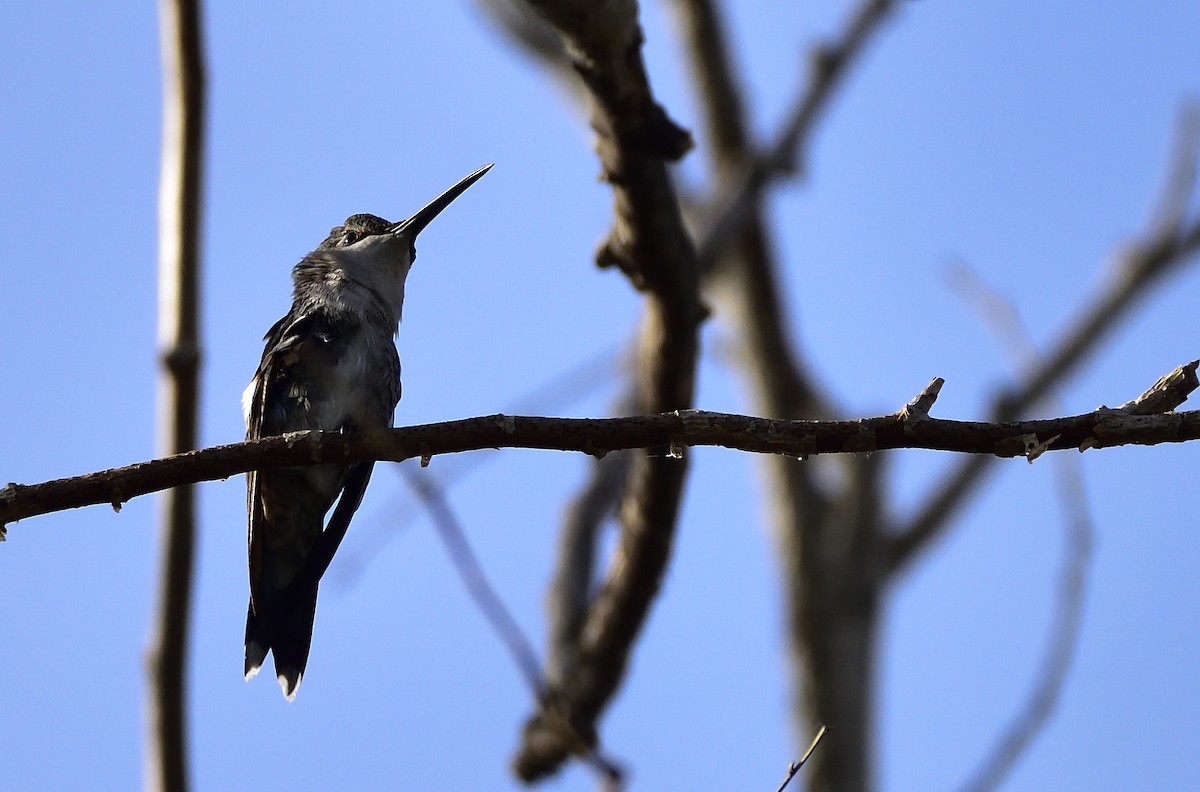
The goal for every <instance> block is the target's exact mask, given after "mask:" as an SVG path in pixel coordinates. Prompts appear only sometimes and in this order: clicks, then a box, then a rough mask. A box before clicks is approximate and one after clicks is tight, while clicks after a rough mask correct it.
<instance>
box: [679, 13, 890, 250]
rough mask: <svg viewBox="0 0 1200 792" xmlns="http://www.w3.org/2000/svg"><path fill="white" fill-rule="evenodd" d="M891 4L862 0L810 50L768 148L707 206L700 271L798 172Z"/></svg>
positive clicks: (701, 242)
mask: <svg viewBox="0 0 1200 792" xmlns="http://www.w3.org/2000/svg"><path fill="white" fill-rule="evenodd" d="M895 6H896V2H895V0H864V2H862V3H860V5H859V6H858V7H857V8H856V9H855V10H854V12H853V13H852V14H851V18H850V22H849V23H848V24H847V26H846V28H845V31H844V32H843V34H842V37H841V39H840V40H838V41H836V42H833V43H829V44H823V45H819V46H817V47H816V48H814V50H813V52H812V54H811V56H810V63H811V66H810V68H811V76H810V78H809V79H808V80H807V81H806V83H805V88H804V93H803V94H801V96H800V98H799V100H798V101H797V102H796V103H795V104H794V105H793V109H792V112H791V114H790V115H789V116H788V118H787V120H786V121H785V123H784V125H783V129H781V130H780V132H779V133H778V134H777V136H776V138H775V140H774V142H773V143H772V144H771V145H770V147H769V148H768V149H767V150H766V151H765V152H764V153H763V154H762V155H761V156H759V157H757V158H755V159H754V160H753V161H752V162H750V163H747V164H746V166H745V167H743V168H742V169H741V171H740V173H739V174H737V175H736V176H735V177H733V178H732V179H731V180H730V181H729V183H728V184H726V185H725V186H723V187H722V189H721V190H720V191H719V192H718V197H717V198H715V199H714V200H713V201H712V202H711V206H712V207H713V209H712V210H710V213H709V215H710V219H709V221H708V222H706V223H705V224H704V227H705V229H706V230H705V233H704V235H703V236H702V237H701V238H700V239H699V240H698V242H697V244H696V257H697V259H698V260H699V261H700V265H701V267H702V268H703V269H707V268H708V264H709V263H710V262H711V261H712V260H713V258H715V257H716V256H717V255H718V254H719V252H720V250H721V248H723V247H724V246H725V244H727V242H728V241H729V240H730V239H731V238H732V237H733V235H734V234H735V233H737V231H738V230H739V229H740V228H741V227H742V225H743V224H744V223H745V222H746V219H747V217H749V216H750V215H751V213H752V209H753V207H754V205H755V203H757V201H758V195H759V193H761V192H762V191H763V189H764V188H765V187H767V186H768V185H769V184H770V183H771V182H773V181H775V180H776V179H778V178H780V177H783V176H788V175H792V174H794V173H796V172H797V171H798V170H799V169H800V162H801V161H802V159H803V154H802V149H803V146H804V144H805V143H806V141H807V140H808V136H809V134H810V133H811V131H812V127H813V125H814V124H815V122H816V120H817V119H818V118H819V117H820V115H821V113H822V111H824V109H825V108H826V106H827V105H828V102H829V99H830V97H832V96H833V94H834V90H835V89H836V88H837V87H838V86H839V84H840V83H841V80H842V78H843V77H844V76H845V75H846V74H847V73H848V72H849V70H850V68H851V67H852V66H853V65H854V63H855V62H856V61H857V60H858V58H859V57H860V56H861V55H862V53H863V52H864V51H865V49H866V46H867V44H868V43H869V42H870V40H871V38H872V37H873V36H874V34H876V33H877V32H878V31H879V30H881V29H882V27H883V24H882V23H883V22H884V21H885V20H886V18H887V16H888V14H889V13H890V12H891V11H892V10H893V9H894V8H895Z"/></svg>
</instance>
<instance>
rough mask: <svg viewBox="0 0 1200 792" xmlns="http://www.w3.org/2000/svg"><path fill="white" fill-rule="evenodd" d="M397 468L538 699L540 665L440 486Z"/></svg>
mask: <svg viewBox="0 0 1200 792" xmlns="http://www.w3.org/2000/svg"><path fill="white" fill-rule="evenodd" d="M399 470H400V473H401V475H402V476H404V480H405V481H406V482H408V485H409V486H410V487H411V488H412V490H413V492H414V493H416V495H417V497H418V498H419V499H420V501H421V503H422V504H424V506H425V508H426V509H427V510H428V512H429V516H430V518H431V519H432V520H433V525H434V527H435V528H436V529H437V533H438V537H439V538H441V540H442V545H443V546H444V547H445V548H446V555H448V556H449V557H450V561H451V563H453V564H454V569H455V571H456V572H458V577H459V578H460V579H461V580H462V582H463V585H465V586H466V588H467V593H468V594H470V595H471V599H472V600H473V601H474V602H475V605H476V607H478V608H479V610H480V612H482V613H483V615H484V618H486V619H487V620H488V624H490V625H491V627H492V631H493V632H495V633H496V635H498V636H500V640H501V641H503V642H504V647H505V648H506V649H507V650H508V653H509V655H511V656H512V658H513V662H515V663H516V665H517V669H518V670H519V671H520V672H521V676H522V677H524V678H525V684H526V685H528V686H529V692H530V693H532V694H533V697H534V698H535V699H539V700H540V699H541V698H542V696H543V695H544V694H545V691H546V680H545V677H544V675H543V674H542V669H541V666H539V665H538V661H537V654H536V653H535V652H534V651H533V645H532V644H531V643H530V642H529V639H528V638H526V637H525V633H523V632H522V631H521V627H520V625H518V624H517V620H516V619H514V618H513V617H512V614H511V613H509V611H508V608H506V607H505V606H504V602H503V601H502V600H501V599H500V595H499V594H497V593H496V591H495V589H493V588H492V586H491V584H490V583H488V580H487V575H485V574H484V572H483V567H482V566H480V564H479V559H478V558H476V557H475V553H474V552H473V551H472V550H471V545H470V544H469V543H468V542H467V537H466V534H464V533H463V529H462V526H461V525H459V522H458V518H456V517H455V516H454V512H453V511H452V510H451V509H450V504H449V503H447V502H446V497H445V495H443V494H442V491H441V488H440V487H439V486H438V485H437V482H435V481H432V480H430V479H429V478H427V477H424V476H420V475H418V474H417V472H416V471H414V470H410V469H408V468H399Z"/></svg>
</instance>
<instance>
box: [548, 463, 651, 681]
mask: <svg viewBox="0 0 1200 792" xmlns="http://www.w3.org/2000/svg"><path fill="white" fill-rule="evenodd" d="M632 464H633V454H632V453H631V452H628V451H616V452H613V453H611V454H608V455H607V456H605V457H604V458H602V459H597V460H596V461H595V462H594V463H593V465H592V472H591V476H590V477H589V478H588V482H587V484H586V485H585V486H584V487H583V489H581V490H580V492H579V494H578V495H576V496H575V499H574V500H573V501H571V503H570V505H569V506H568V507H567V509H566V512H565V514H564V515H563V526H562V533H560V534H559V538H558V552H557V553H556V555H555V564H554V578H553V579H552V580H551V582H550V590H549V591H548V592H547V593H546V611H547V619H548V621H549V625H548V634H549V644H548V646H547V650H546V654H547V661H546V662H547V673H548V675H549V678H550V681H551V683H552V684H555V685H561V684H563V683H564V682H565V681H566V680H567V678H568V677H569V676H570V675H571V674H572V673H573V672H574V669H575V666H576V662H577V661H578V659H579V647H580V645H581V643H582V637H583V626H584V624H585V622H586V619H587V613H588V608H589V606H590V605H591V602H592V594H593V592H594V588H595V576H596V575H595V573H596V550H597V545H598V544H599V541H600V529H601V528H602V527H603V526H604V523H605V522H606V521H608V520H609V519H611V518H612V517H613V516H614V515H615V513H616V510H617V505H618V504H619V503H620V502H621V497H622V496H623V495H624V493H625V489H626V485H627V484H628V481H629V471H630V468H631V467H632Z"/></svg>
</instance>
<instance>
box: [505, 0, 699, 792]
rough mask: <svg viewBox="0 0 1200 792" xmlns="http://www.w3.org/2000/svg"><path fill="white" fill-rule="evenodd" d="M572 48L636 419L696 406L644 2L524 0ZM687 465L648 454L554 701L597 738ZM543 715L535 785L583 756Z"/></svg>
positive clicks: (659, 568) (689, 280) (684, 269)
mask: <svg viewBox="0 0 1200 792" xmlns="http://www.w3.org/2000/svg"><path fill="white" fill-rule="evenodd" d="M527 4H528V6H529V7H531V8H533V9H534V10H535V11H536V12H537V13H538V14H539V15H540V16H541V17H542V19H544V20H545V21H546V22H547V23H549V25H550V26H551V27H553V28H554V29H555V30H556V31H557V33H558V35H559V37H560V39H561V41H562V44H563V48H564V50H565V51H566V54H567V57H568V58H569V59H570V62H571V65H572V67H573V68H574V69H575V71H576V73H577V74H578V75H579V77H580V79H581V80H582V83H583V85H584V87H585V88H586V91H587V96H588V100H589V104H590V120H591V125H592V128H593V130H595V132H596V153H597V155H598V156H599V159H600V164H601V167H602V173H603V176H604V179H605V181H607V182H608V183H609V184H610V185H611V187H612V196H613V214H614V219H613V227H612V230H611V231H610V232H609V234H608V237H607V238H606V239H605V241H604V242H603V243H602V244H601V245H600V247H599V249H598V250H597V253H596V262H597V263H598V264H599V265H600V266H602V267H608V266H613V267H616V268H618V269H620V271H621V272H623V273H624V274H625V276H626V277H627V278H629V280H630V282H631V283H632V284H633V285H634V286H635V287H636V288H638V289H639V290H641V291H642V292H643V293H644V294H645V310H644V313H643V318H642V323H641V331H640V337H639V339H638V355H637V360H638V369H637V371H638V374H637V378H636V386H635V389H636V411H637V412H642V413H659V412H665V411H668V410H683V409H687V408H689V407H691V406H692V398H693V394H694V390H695V376H696V360H697V349H698V346H699V344H698V336H699V331H698V325H699V323H700V321H701V320H702V318H703V312H702V310H701V308H700V301H699V291H698V273H697V267H696V257H695V251H694V249H693V247H692V244H691V239H690V238H689V236H688V234H687V233H686V231H685V229H684V226H683V220H682V218H681V217H680V211H679V201H678V197H677V196H676V194H675V190H674V186H673V185H672V183H671V180H670V178H669V177H668V175H667V169H666V165H667V162H669V161H675V160H678V159H679V158H681V157H682V156H683V155H684V154H686V153H687V151H688V150H689V149H690V148H691V146H692V140H691V136H690V135H689V134H688V132H687V131H685V130H683V129H682V128H680V127H679V126H678V125H677V124H675V122H674V121H672V120H671V119H670V117H669V116H668V115H667V113H666V112H665V111H664V110H663V108H662V107H661V106H660V105H659V104H658V102H657V101H656V100H655V99H654V95H653V92H652V91H651V88H650V83H649V79H648V77H647V75H646V68H645V64H644V62H643V59H642V50H641V47H642V40H643V39H642V31H641V27H640V25H639V23H638V6H637V3H636V2H634V0H528V3H527ZM686 473H687V464H686V461H685V460H683V459H677V458H674V456H673V455H672V456H667V457H650V456H648V455H644V454H643V455H638V456H636V457H635V458H634V460H633V462H632V467H631V470H630V473H629V477H628V488H627V490H626V492H625V498H624V501H623V503H622V507H621V510H620V517H621V533H620V537H619V539H618V550H617V553H616V555H615V556H614V560H613V563H612V564H610V566H609V568H608V571H607V573H606V576H605V579H604V582H603V584H602V585H601V587H600V590H599V592H598V594H597V595H596V597H595V598H594V599H593V601H592V603H591V607H590V608H589V610H588V614H587V617H586V619H585V621H584V624H583V626H582V629H581V632H580V636H581V641H580V645H579V651H578V654H577V655H576V658H575V663H574V667H573V669H572V673H571V675H570V677H569V678H565V679H563V680H562V682H561V684H559V685H556V687H555V690H553V691H552V694H553V696H554V698H555V700H556V702H557V704H558V706H559V710H558V711H559V712H560V713H561V714H562V715H563V717H565V718H566V719H567V720H568V721H569V723H570V726H571V728H570V729H568V730H566V733H567V734H569V735H583V736H584V738H585V740H587V741H589V742H590V741H592V740H593V739H594V737H593V735H594V733H595V723H596V720H597V719H598V718H599V716H600V714H601V712H602V711H603V710H604V708H605V707H606V706H607V705H608V702H609V700H610V699H611V698H612V695H613V694H614V693H615V691H616V689H617V687H618V685H619V684H620V682H621V679H622V677H623V676H624V670H625V667H626V665H627V663H628V659H629V653H630V652H631V651H632V647H633V644H634V642H635V641H636V639H637V637H638V634H639V633H640V631H641V628H642V625H643V623H644V622H645V618H646V615H647V613H649V610H650V605H651V602H652V601H653V599H654V597H655V596H656V595H657V593H658V589H659V585H660V582H661V581H662V579H663V577H664V574H665V571H666V566H667V562H668V560H669V558H670V553H671V546H672V543H673V540H674V534H675V523H676V518H677V516H678V513H679V504H680V500H681V498H682V492H683V482H684V479H685V477H686ZM563 735H564V731H563V730H562V729H561V728H559V727H558V726H556V725H555V724H553V723H550V722H548V721H547V719H546V718H545V717H543V713H537V714H535V715H534V716H533V717H532V718H531V719H530V720H529V722H528V723H527V724H526V726H525V730H524V739H523V744H522V746H521V748H519V749H518V752H517V756H516V757H515V759H514V760H513V767H514V770H515V772H516V774H517V775H518V776H519V777H520V778H522V779H524V780H526V781H532V780H534V779H537V778H540V777H543V776H545V775H547V774H549V773H551V772H553V771H554V770H555V769H557V768H558V767H559V766H560V765H561V764H562V762H563V761H564V760H565V759H566V758H567V757H568V755H570V754H571V753H572V752H575V751H576V749H575V748H574V747H573V746H570V745H568V744H567V743H566V741H565V740H564V736H563Z"/></svg>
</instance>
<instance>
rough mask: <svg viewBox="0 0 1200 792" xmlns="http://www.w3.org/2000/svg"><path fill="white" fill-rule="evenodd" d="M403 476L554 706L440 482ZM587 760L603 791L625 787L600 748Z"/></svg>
mask: <svg viewBox="0 0 1200 792" xmlns="http://www.w3.org/2000/svg"><path fill="white" fill-rule="evenodd" d="M401 473H402V475H403V476H404V479H405V481H407V482H408V484H409V486H410V487H412V489H413V491H414V492H415V493H416V495H417V497H418V498H419V499H420V500H421V502H422V503H423V504H424V505H425V508H426V509H428V511H429V516H430V518H431V519H432V520H433V524H434V527H435V528H436V529H437V532H438V536H439V537H440V538H441V540H442V545H443V546H444V547H445V548H446V555H448V556H449V557H450V561H451V563H453V564H454V568H455V570H456V571H457V572H458V576H459V578H460V579H461V580H462V582H463V585H465V586H466V588H467V593H468V594H470V595H471V599H472V600H473V601H474V602H475V605H476V607H478V608H479V610H480V611H481V612H482V613H483V615H484V618H486V619H487V621H488V624H490V625H491V627H492V631H493V632H495V633H496V635H498V636H499V637H500V640H501V641H502V642H503V643H504V646H505V648H506V649H507V650H508V653H509V655H510V656H511V657H512V658H513V662H514V663H516V666H517V669H518V670H519V671H520V672H521V676H523V677H524V678H525V684H526V685H528V686H529V692H530V693H531V694H532V695H533V697H534V699H535V700H536V701H538V702H539V705H540V706H551V705H552V702H550V701H548V699H547V688H546V678H545V676H544V675H543V674H542V669H541V668H540V667H539V666H538V661H537V655H536V653H535V652H534V651H533V645H532V644H531V643H530V642H529V639H528V638H526V637H525V633H523V632H522V631H521V627H520V625H518V624H517V620H516V619H514V618H513V616H512V614H511V613H510V612H509V610H508V608H506V607H505V606H504V601H503V600H501V599H500V595H498V594H497V593H496V590H495V589H493V588H492V586H491V584H490V583H488V579H487V575H485V574H484V572H483V567H482V566H481V565H480V563H479V559H478V558H477V557H476V555H475V553H474V552H473V551H472V550H471V545H470V543H469V542H468V541H467V536H466V534H465V533H464V532H463V529H462V526H461V525H460V524H459V522H458V518H457V517H455V516H454V511H453V510H452V509H451V508H450V504H449V503H448V502H447V501H446V498H445V495H443V493H442V491H441V489H440V488H439V487H438V485H437V483H436V482H435V481H433V480H431V479H429V478H428V477H424V476H421V475H419V474H417V472H416V471H413V470H409V469H406V468H401ZM585 759H586V760H587V762H588V764H590V765H592V767H593V768H594V769H595V770H596V771H597V772H598V773H599V774H600V776H601V780H602V788H603V789H614V790H615V789H620V788H621V779H622V773H621V769H620V767H618V766H617V764H616V763H615V762H613V761H612V760H610V759H608V758H606V757H605V756H604V754H603V752H601V751H600V750H599V749H592V750H590V751H588V752H586V753H585Z"/></svg>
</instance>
